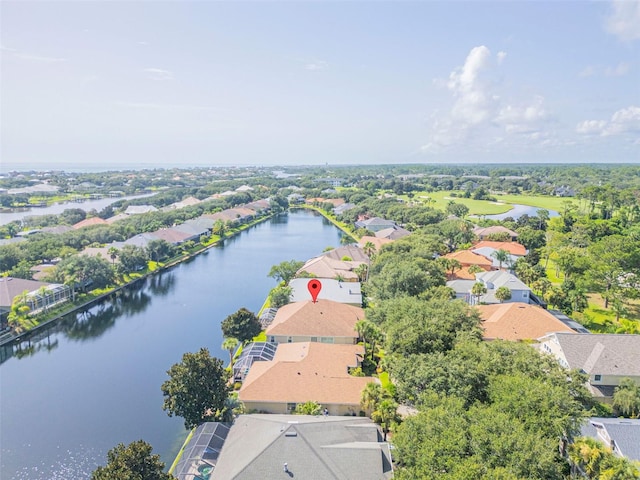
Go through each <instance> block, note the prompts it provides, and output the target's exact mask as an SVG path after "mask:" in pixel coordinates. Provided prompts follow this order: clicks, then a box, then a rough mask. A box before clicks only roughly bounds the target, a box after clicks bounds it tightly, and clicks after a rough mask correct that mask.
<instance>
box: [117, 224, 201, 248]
mask: <svg viewBox="0 0 640 480" xmlns="http://www.w3.org/2000/svg"><path fill="white" fill-rule="evenodd" d="M151 235H152V236H153V237H154V238H155V239H159V240H165V241H166V242H168V243H171V244H172V245H180V244H182V243H184V242H186V241H188V240H195V239H196V237H195V236H194V235H193V233H185V232H181V231H179V230H176V229H174V228H161V229H160V230H156V231H155V232H152V233H151ZM198 238H199V237H198ZM125 243H127V242H125Z"/></svg>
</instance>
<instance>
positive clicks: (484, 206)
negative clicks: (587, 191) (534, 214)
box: [398, 191, 578, 215]
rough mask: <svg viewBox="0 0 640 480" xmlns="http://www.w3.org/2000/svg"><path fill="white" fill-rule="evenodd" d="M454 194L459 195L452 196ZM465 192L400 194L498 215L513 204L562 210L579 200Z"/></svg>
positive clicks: (471, 212) (436, 205) (437, 205)
mask: <svg viewBox="0 0 640 480" xmlns="http://www.w3.org/2000/svg"><path fill="white" fill-rule="evenodd" d="M452 194H455V195H458V196H455V197H454V196H452ZM463 194H464V192H460V191H459V192H442V191H439V192H413V197H412V198H409V197H408V196H407V195H399V196H398V198H401V199H402V200H404V201H405V202H412V201H413V202H418V203H422V204H424V205H429V206H432V207H434V208H438V209H441V210H444V209H445V208H446V206H447V203H449V201H454V202H456V203H461V204H463V205H466V206H467V207H469V215H496V214H500V213H506V212H508V211H509V210H511V209H512V208H513V207H512V206H511V204H518V205H528V206H531V207H538V208H544V209H547V210H555V211H557V212H560V211H562V210H563V209H564V202H566V201H567V200H569V201H572V202H573V203H574V204H575V205H576V206H577V205H578V202H577V201H576V200H574V199H567V198H563V197H551V196H543V195H492V196H494V197H495V198H496V200H497V202H489V201H486V200H474V199H472V198H464V197H462V195H463Z"/></svg>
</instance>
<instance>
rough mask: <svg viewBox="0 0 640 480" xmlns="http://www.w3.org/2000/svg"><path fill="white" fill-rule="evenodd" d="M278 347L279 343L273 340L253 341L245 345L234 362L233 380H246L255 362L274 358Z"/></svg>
mask: <svg viewBox="0 0 640 480" xmlns="http://www.w3.org/2000/svg"><path fill="white" fill-rule="evenodd" d="M277 349H278V344H277V343H272V342H251V343H249V344H248V345H245V346H244V347H243V348H242V352H241V353H240V355H238V357H237V358H236V359H235V360H234V362H233V381H234V382H242V381H244V378H245V377H246V376H247V374H248V373H249V370H250V369H251V365H253V363H254V362H266V361H269V360H273V357H274V356H275V354H276V350H277Z"/></svg>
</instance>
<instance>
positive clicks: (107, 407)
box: [0, 211, 341, 480]
mask: <svg viewBox="0 0 640 480" xmlns="http://www.w3.org/2000/svg"><path fill="white" fill-rule="evenodd" d="M340 236H341V233H340V232H339V231H338V230H337V229H336V228H335V227H334V226H333V225H331V224H330V223H329V222H327V221H326V220H324V219H323V218H321V217H319V216H316V215H315V214H313V213H311V212H304V211H298V212H292V213H289V214H288V215H287V216H282V217H279V218H277V219H272V220H270V221H267V222H265V223H262V224H260V225H257V226H255V227H253V228H251V229H249V230H247V231H245V232H243V233H242V234H240V235H239V236H237V237H234V238H231V239H228V240H227V241H226V242H225V245H224V246H223V247H220V248H214V249H210V250H209V251H208V252H207V253H204V254H202V255H199V256H197V257H195V258H194V259H192V260H191V261H189V262H186V263H183V264H180V265H179V266H177V267H175V268H174V269H172V270H170V271H168V272H165V273H163V274H160V275H157V276H155V277H153V278H150V279H147V280H146V281H145V283H144V285H143V286H141V287H140V288H138V289H135V290H131V291H129V292H127V293H126V294H123V295H121V296H120V297H119V298H118V299H117V300H115V301H113V302H110V303H106V304H103V305H101V306H96V307H94V308H93V309H91V310H90V311H89V312H86V313H83V314H77V315H72V316H70V317H69V318H67V319H65V321H64V322H61V323H60V324H59V325H58V327H57V328H56V329H54V331H51V332H50V333H49V335H48V336H47V335H42V337H43V338H41V339H40V340H38V341H35V342H31V343H28V342H23V343H22V344H21V345H20V346H14V347H12V348H5V350H4V351H2V352H0V360H1V361H2V362H3V363H2V364H1V365H0V448H1V465H0V478H2V479H3V480H11V479H20V480H22V479H29V480H38V479H41V480H45V479H47V480H49V479H54V480H58V479H60V480H61V479H64V480H69V479H85V478H89V477H90V474H91V472H92V471H93V469H94V468H95V467H96V466H97V465H100V464H104V463H105V462H106V453H107V451H108V450H109V449H110V448H112V447H113V446H115V445H116V444H117V443H120V442H122V443H129V442H131V441H133V440H137V439H140V438H142V439H144V440H145V441H147V442H149V443H150V444H151V445H153V447H154V452H155V453H158V454H160V455H161V456H162V459H163V461H165V463H167V466H168V465H170V464H171V462H172V461H173V458H174V456H175V454H176V453H177V451H178V449H179V448H180V446H181V444H182V441H183V440H184V438H185V435H186V432H185V430H184V426H183V422H182V419H180V418H169V417H168V416H167V415H166V413H165V412H164V411H163V410H162V408H161V406H162V393H161V391H160V385H161V384H162V382H163V381H164V380H166V378H167V376H166V370H167V369H168V368H169V367H170V366H171V365H172V364H174V363H176V362H179V361H180V359H181V357H182V354H183V353H185V352H194V351H197V350H198V349H199V348H200V347H207V348H209V351H210V352H211V353H212V355H215V356H218V357H219V358H222V359H223V360H225V361H226V360H227V359H228V353H227V352H226V351H223V350H222V349H221V343H222V332H221V330H220V322H221V321H222V320H223V319H224V318H225V317H226V316H227V315H229V314H231V313H233V312H235V311H236V310H238V309H239V308H240V307H247V308H249V309H250V310H252V311H257V310H258V309H259V308H260V306H261V305H262V302H263V301H264V299H265V297H266V295H267V293H268V291H269V289H270V288H272V287H274V286H275V280H273V279H271V278H268V277H267V273H268V272H269V269H270V268H271V266H272V265H274V264H277V263H280V262H281V261H284V260H290V259H297V260H306V259H308V258H310V257H312V256H315V255H318V254H320V253H321V252H322V250H323V249H324V248H325V247H327V246H338V245H339V243H340Z"/></svg>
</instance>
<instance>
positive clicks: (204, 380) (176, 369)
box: [161, 348, 231, 429]
mask: <svg viewBox="0 0 640 480" xmlns="http://www.w3.org/2000/svg"><path fill="white" fill-rule="evenodd" d="M167 374H168V375H169V379H168V380H166V381H165V382H164V383H163V384H162V387H161V390H162V394H163V396H164V403H163V405H162V408H163V410H165V411H166V412H167V415H169V416H170V417H172V416H174V415H176V416H178V417H182V418H183V419H184V426H185V428H187V429H191V428H193V427H196V426H198V425H200V424H201V423H204V422H217V421H222V420H224V419H226V418H227V417H228V415H229V413H230V412H229V411H228V410H227V409H226V408H225V402H226V400H227V397H228V396H229V393H230V392H231V386H230V385H229V376H230V373H229V371H228V370H227V369H225V368H224V366H223V364H222V360H220V359H219V358H214V357H212V356H211V355H210V354H209V350H207V349H206V348H201V349H200V351H199V352H197V353H185V354H184V355H183V356H182V362H180V363H176V364H174V365H172V366H171V368H170V369H169V370H168V371H167Z"/></svg>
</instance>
